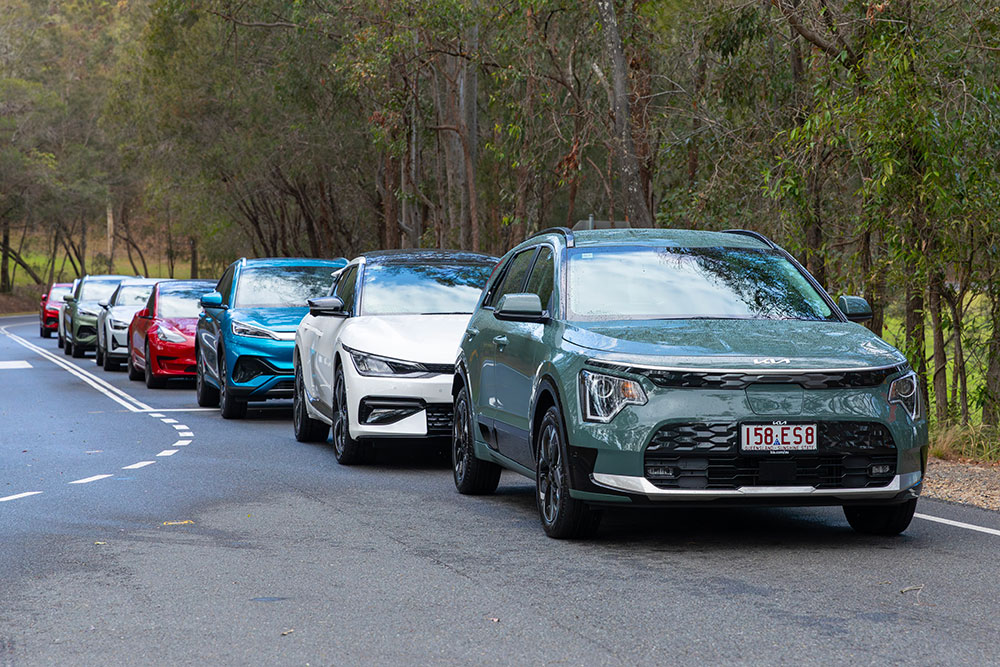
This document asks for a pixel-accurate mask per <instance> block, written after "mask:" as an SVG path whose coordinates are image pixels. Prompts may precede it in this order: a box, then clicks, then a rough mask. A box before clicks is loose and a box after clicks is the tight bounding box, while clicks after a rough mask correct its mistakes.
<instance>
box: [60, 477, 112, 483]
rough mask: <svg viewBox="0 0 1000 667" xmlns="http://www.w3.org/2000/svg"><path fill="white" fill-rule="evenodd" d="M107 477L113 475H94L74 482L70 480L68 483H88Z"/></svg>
mask: <svg viewBox="0 0 1000 667" xmlns="http://www.w3.org/2000/svg"><path fill="white" fill-rule="evenodd" d="M108 477H114V475H94V476H93V477H85V478H83V479H78V480H76V481H75V482H70V484H89V483H91V482H96V481H97V480H99V479H106V478H108Z"/></svg>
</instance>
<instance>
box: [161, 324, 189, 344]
mask: <svg viewBox="0 0 1000 667" xmlns="http://www.w3.org/2000/svg"><path fill="white" fill-rule="evenodd" d="M156 335H157V336H158V337H159V338H161V339H162V340H165V341H167V342H168V343H183V342H184V341H186V340H187V338H186V337H185V336H184V334H182V333H181V332H180V331H177V330H176V329H171V328H170V327H166V326H163V325H162V324H160V325H158V326H157V327H156Z"/></svg>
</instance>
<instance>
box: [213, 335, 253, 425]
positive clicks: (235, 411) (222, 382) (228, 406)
mask: <svg viewBox="0 0 1000 667" xmlns="http://www.w3.org/2000/svg"><path fill="white" fill-rule="evenodd" d="M228 386H229V371H228V370H226V352H225V350H223V349H221V348H220V349H219V412H220V413H221V414H222V418H223V419H243V418H244V417H246V416H247V402H246V401H241V400H238V399H236V398H234V397H233V395H232V393H230V392H229V391H228V389H227V387H228Z"/></svg>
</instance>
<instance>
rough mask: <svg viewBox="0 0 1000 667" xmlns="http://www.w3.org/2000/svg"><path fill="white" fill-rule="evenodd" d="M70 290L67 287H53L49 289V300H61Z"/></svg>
mask: <svg viewBox="0 0 1000 667" xmlns="http://www.w3.org/2000/svg"><path fill="white" fill-rule="evenodd" d="M71 291H72V290H71V289H70V288H69V287H53V288H52V289H51V290H49V297H48V300H49V301H62V298H63V297H64V296H66V295H67V294H69V293H70V292H71Z"/></svg>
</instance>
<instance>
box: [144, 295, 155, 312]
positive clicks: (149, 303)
mask: <svg viewBox="0 0 1000 667" xmlns="http://www.w3.org/2000/svg"><path fill="white" fill-rule="evenodd" d="M146 311H147V312H148V313H149V314H150V315H151V316H152V315H155V314H156V290H155V289H154V290H153V291H152V292H150V293H149V298H148V299H146Z"/></svg>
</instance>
